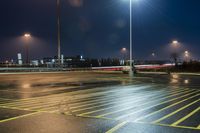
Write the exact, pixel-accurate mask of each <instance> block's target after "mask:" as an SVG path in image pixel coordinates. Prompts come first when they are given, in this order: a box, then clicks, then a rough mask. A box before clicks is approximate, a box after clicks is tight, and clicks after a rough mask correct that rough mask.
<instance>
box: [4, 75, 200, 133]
mask: <svg viewBox="0 0 200 133" xmlns="http://www.w3.org/2000/svg"><path fill="white" fill-rule="evenodd" d="M199 79H200V77H199V76H180V75H150V74H148V75H137V76H136V77H134V78H133V79H130V78H129V77H128V75H124V74H121V73H109V72H105V73H103V72H64V73H23V74H1V75H0V133H197V132H198V133H199V132H200V83H199Z"/></svg>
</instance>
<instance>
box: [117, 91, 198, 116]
mask: <svg viewBox="0 0 200 133" xmlns="http://www.w3.org/2000/svg"><path fill="white" fill-rule="evenodd" d="M199 91H200V90H199ZM199 91H195V92H192V93H188V94H186V95H183V96H180V97H176V98H173V99H170V100H168V101H164V102H161V103H159V104H155V105H153V106H150V107H147V108H143V109H141V110H137V111H135V112H132V113H129V114H125V115H122V116H119V117H117V118H116V119H117V120H120V119H122V118H124V117H127V116H130V115H133V114H136V113H138V112H141V111H144V110H147V109H150V108H153V107H156V106H159V105H162V104H165V103H169V102H171V101H174V100H177V99H180V98H183V97H186V96H188V95H191V94H195V93H197V92H199Z"/></svg>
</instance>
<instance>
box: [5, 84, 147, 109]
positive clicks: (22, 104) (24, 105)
mask: <svg viewBox="0 0 200 133" xmlns="http://www.w3.org/2000/svg"><path fill="white" fill-rule="evenodd" d="M143 88H144V87H143ZM146 94H148V93H146ZM143 95H145V94H143ZM113 96H114V95H113ZM108 98H109V97H108ZM101 99H104V101H105V102H107V101H108V100H107V99H105V98H104V97H103V98H101ZM101 99H97V100H91V101H86V102H81V103H80V102H79V103H75V104H82V106H83V103H89V102H94V101H99V100H101ZM49 100H50V99H49ZM52 100H53V102H52ZM83 100H84V99H83ZM110 100H112V99H110ZM63 101H64V102H66V101H68V99H65V100H62V99H59V100H55V99H51V102H48V100H47V99H45V101H38V102H39V103H32V102H26V103H19V102H18V104H15V103H12V105H11V104H6V106H8V105H9V106H18V107H21V108H29V107H33V105H36V106H34V108H32V109H35V108H40V107H44V106H45V105H47V104H48V105H47V107H48V106H53V105H56V104H60V102H63ZM34 102H35V101H34ZM56 102H57V103H56ZM51 103H52V105H49V104H51ZM44 104H45V105H44ZM39 105H41V106H39ZM71 105H74V104H70V106H71ZM72 108H73V107H72Z"/></svg>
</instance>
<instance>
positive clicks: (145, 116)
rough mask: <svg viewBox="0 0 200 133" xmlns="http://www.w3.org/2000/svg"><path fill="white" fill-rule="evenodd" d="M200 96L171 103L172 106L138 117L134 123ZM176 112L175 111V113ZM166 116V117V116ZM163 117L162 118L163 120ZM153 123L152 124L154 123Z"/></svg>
mask: <svg viewBox="0 0 200 133" xmlns="http://www.w3.org/2000/svg"><path fill="white" fill-rule="evenodd" d="M199 95H200V94H197V95H194V96H192V97H189V98H186V99H184V100H181V101H178V102H176V103H173V104H171V105H169V106H166V107H164V108H162V109H160V110H157V111H155V112H152V113H150V114H148V115H144V116H142V117H140V118H137V119H135V122H136V121H139V120H142V119H144V118H147V117H150V116H152V115H154V114H156V113H159V112H161V111H163V110H165V109H168V108H171V107H173V106H175V105H177V104H179V103H182V102H184V101H187V100H188V99H191V98H194V97H196V96H199ZM175 112H176V111H175ZM167 116H168V115H167ZM167 116H165V117H167ZM165 117H164V118H165ZM162 119H163V118H160V119H159V120H156V121H155V122H160V120H162ZM155 122H154V123H155Z"/></svg>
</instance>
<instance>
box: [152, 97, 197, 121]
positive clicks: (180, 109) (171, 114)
mask: <svg viewBox="0 0 200 133" xmlns="http://www.w3.org/2000/svg"><path fill="white" fill-rule="evenodd" d="M188 99H191V98H187V99H185V100H183V101H182V102H184V101H186V100H188ZM199 101H200V99H198V100H195V101H194V102H192V103H190V104H187V105H186V106H183V107H182V108H179V109H178V110H176V111H174V112H172V113H170V114H168V115H166V116H164V117H162V118H160V119H158V120H156V121H154V122H153V123H159V122H161V121H162V120H164V119H166V118H168V117H170V116H173V115H174V114H176V113H178V112H180V111H182V110H184V109H186V108H187V107H189V106H191V105H193V104H195V103H197V102H199ZM175 105H177V103H175Z"/></svg>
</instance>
